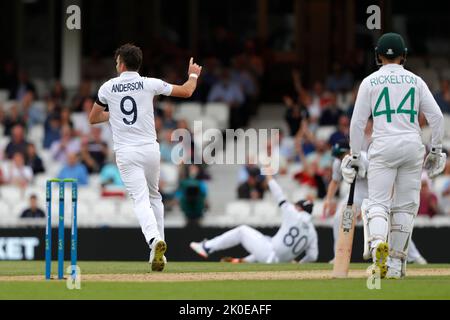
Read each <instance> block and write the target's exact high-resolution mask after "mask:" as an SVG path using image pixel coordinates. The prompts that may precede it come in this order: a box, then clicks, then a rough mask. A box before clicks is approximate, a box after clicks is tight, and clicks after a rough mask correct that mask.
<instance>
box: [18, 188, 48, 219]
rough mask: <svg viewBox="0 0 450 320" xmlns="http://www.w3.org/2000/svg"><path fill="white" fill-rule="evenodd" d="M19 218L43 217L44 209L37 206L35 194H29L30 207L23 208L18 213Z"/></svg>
mask: <svg viewBox="0 0 450 320" xmlns="http://www.w3.org/2000/svg"><path fill="white" fill-rule="evenodd" d="M20 217H21V218H45V213H44V211H43V210H42V209H41V208H39V207H38V202H37V196H36V195H35V194H32V195H31V196H30V207H29V208H27V209H25V210H24V211H23V212H22V214H21V215H20Z"/></svg>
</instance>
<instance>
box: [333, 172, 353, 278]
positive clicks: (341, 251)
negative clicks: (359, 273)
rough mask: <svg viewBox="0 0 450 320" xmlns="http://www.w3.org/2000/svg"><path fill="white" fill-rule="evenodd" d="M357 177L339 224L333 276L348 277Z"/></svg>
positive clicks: (351, 187)
mask: <svg viewBox="0 0 450 320" xmlns="http://www.w3.org/2000/svg"><path fill="white" fill-rule="evenodd" d="M355 184H356V178H355V180H354V181H353V182H352V184H351V185H350V193H349V195H348V200H347V206H346V207H345V208H344V210H343V212H342V215H341V221H340V224H339V235H338V239H337V244H336V253H335V256H334V265H333V274H332V276H333V278H347V276H348V269H349V267H350V258H351V256H352V246H353V234H354V232H355V219H356V212H355V208H354V206H353V198H354V195H355Z"/></svg>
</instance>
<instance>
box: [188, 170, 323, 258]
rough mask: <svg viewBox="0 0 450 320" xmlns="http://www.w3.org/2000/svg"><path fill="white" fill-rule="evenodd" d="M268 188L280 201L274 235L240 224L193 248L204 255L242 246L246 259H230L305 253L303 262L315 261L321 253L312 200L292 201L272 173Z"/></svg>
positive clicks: (291, 256)
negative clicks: (279, 211) (280, 215)
mask: <svg viewBox="0 0 450 320" xmlns="http://www.w3.org/2000/svg"><path fill="white" fill-rule="evenodd" d="M267 179H268V181H269V189H270V191H271V192H272V195H273V197H274V198H275V200H276V201H277V203H278V205H279V207H280V209H281V212H282V215H283V220H282V223H281V227H280V229H279V230H278V232H277V233H276V234H275V236H273V237H269V236H266V235H264V234H262V233H261V232H259V231H258V230H255V229H253V228H251V227H249V226H245V225H242V226H239V227H237V228H234V229H232V230H230V231H227V232H225V233H224V234H222V235H220V236H218V237H215V238H213V239H211V240H204V241H202V242H191V244H190V246H191V248H192V250H194V251H195V252H196V253H198V254H199V255H200V256H202V257H204V258H208V255H209V254H211V253H213V252H216V251H220V250H225V249H229V248H232V247H235V246H238V245H242V246H243V247H244V248H245V250H246V251H247V252H249V253H250V254H249V255H248V256H246V257H245V258H228V259H223V261H228V262H260V263H282V262H291V261H293V260H295V259H296V258H297V257H299V256H300V255H301V254H302V253H305V255H304V257H303V258H302V259H301V260H300V261H299V262H300V263H307V262H315V261H316V260H317V257H318V255H319V247H318V244H317V232H316V230H315V228H314V225H313V224H312V221H311V213H312V209H313V203H312V202H311V201H309V200H300V201H298V202H296V203H295V204H292V203H290V202H288V201H287V200H286V197H285V195H284V194H283V191H282V190H281V188H280V186H279V185H278V183H277V182H276V181H275V179H273V178H272V176H270V175H268V176H267Z"/></svg>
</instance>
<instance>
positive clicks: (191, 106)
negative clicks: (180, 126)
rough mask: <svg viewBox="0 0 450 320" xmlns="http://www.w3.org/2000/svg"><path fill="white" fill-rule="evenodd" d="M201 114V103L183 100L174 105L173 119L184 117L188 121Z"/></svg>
mask: <svg viewBox="0 0 450 320" xmlns="http://www.w3.org/2000/svg"><path fill="white" fill-rule="evenodd" d="M201 115H202V105H201V104H200V103H197V102H184V103H180V104H178V105H177V106H176V107H175V115H174V117H175V119H178V120H180V119H186V120H187V121H188V122H189V123H190V122H192V121H194V120H195V119H198V118H199V117H200V116H201Z"/></svg>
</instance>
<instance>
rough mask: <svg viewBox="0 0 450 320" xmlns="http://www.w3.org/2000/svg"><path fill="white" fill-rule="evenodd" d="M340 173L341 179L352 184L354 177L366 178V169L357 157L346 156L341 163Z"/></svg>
mask: <svg viewBox="0 0 450 320" xmlns="http://www.w3.org/2000/svg"><path fill="white" fill-rule="evenodd" d="M355 168H356V169H355ZM341 171H342V177H343V178H344V180H345V182H347V183H352V182H353V181H354V180H355V178H356V175H358V177H360V178H364V177H365V176H366V167H365V166H364V163H363V162H362V161H361V159H360V158H359V155H346V156H345V157H344V159H343V160H342V163H341Z"/></svg>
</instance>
